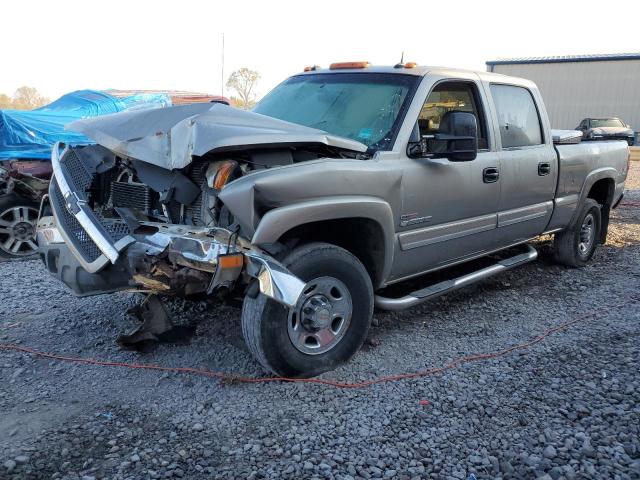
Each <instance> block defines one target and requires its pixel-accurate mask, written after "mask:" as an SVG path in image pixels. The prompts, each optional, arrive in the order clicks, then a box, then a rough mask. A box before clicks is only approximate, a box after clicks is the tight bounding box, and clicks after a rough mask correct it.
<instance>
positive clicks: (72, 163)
mask: <svg viewBox="0 0 640 480" xmlns="http://www.w3.org/2000/svg"><path fill="white" fill-rule="evenodd" d="M60 166H61V168H62V171H63V175H64V177H65V180H66V181H67V183H68V184H69V187H70V188H71V191H72V192H73V193H75V195H76V196H77V197H78V198H80V199H82V200H84V201H88V200H89V193H88V192H89V189H90V187H91V183H92V182H93V174H92V173H91V172H90V171H89V170H88V169H87V168H86V166H85V165H84V164H83V162H82V160H81V159H80V158H79V157H78V155H77V153H76V152H75V151H74V150H68V151H67V152H66V153H65V155H64V156H63V158H61V160H60ZM49 194H50V201H51V203H52V206H53V210H54V213H55V215H56V220H57V222H58V226H59V227H60V228H61V229H62V230H63V231H64V232H65V233H66V235H67V237H68V238H69V241H70V242H71V243H72V244H73V247H75V250H76V251H77V252H78V253H79V254H80V255H81V256H82V258H83V260H84V261H85V262H87V263H92V262H94V261H95V260H97V259H98V258H99V257H100V255H102V252H101V251H100V249H99V248H98V246H97V245H96V243H95V242H94V241H93V239H92V238H91V237H90V236H89V234H88V233H87V232H86V230H85V229H84V228H83V227H82V225H80V222H78V220H77V219H76V217H75V216H74V215H73V214H72V213H71V212H69V210H67V204H66V201H65V199H64V196H63V195H62V192H61V191H60V188H59V187H58V182H57V180H56V178H55V176H54V177H52V179H51V186H50V188H49ZM88 214H89V215H91V214H93V217H92V220H93V223H94V224H95V225H96V227H98V228H100V229H101V230H103V235H104V234H105V233H106V236H107V237H108V240H110V243H111V244H112V245H114V244H115V243H116V242H117V241H118V240H121V239H122V238H124V237H126V236H127V235H130V234H131V230H130V229H129V227H128V226H127V224H126V223H124V222H123V221H122V220H119V219H118V220H112V219H105V218H104V217H103V216H102V215H100V213H98V212H95V211H93V212H88Z"/></svg>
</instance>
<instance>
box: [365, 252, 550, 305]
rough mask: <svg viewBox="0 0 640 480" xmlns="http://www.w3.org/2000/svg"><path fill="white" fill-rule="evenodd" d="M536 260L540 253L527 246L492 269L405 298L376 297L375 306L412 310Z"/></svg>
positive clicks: (445, 282)
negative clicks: (525, 250) (428, 301)
mask: <svg viewBox="0 0 640 480" xmlns="http://www.w3.org/2000/svg"><path fill="white" fill-rule="evenodd" d="M536 258H538V251H537V250H536V249H535V248H533V247H532V246H531V245H527V252H525V253H521V254H518V255H515V256H513V257H509V258H505V259H504V260H500V261H499V262H497V263H496V264H495V265H491V266H490V267H486V268H483V269H481V270H478V271H475V272H473V273H469V274H467V275H463V276H461V277H458V278H452V279H451V280H445V281H443V282H439V283H436V284H434V285H431V286H428V287H425V288H423V289H420V290H416V291H415V292H412V293H410V294H409V295H406V296H404V297H400V298H389V297H382V296H380V295H376V297H375V305H376V307H378V308H380V309H382V310H404V309H405V308H411V307H413V306H415V305H418V304H420V303H422V302H426V301H427V300H431V299H432V298H436V297H439V296H441V295H444V294H447V293H449V292H453V291H454V290H458V289H459V288H462V287H466V286H468V285H471V284H473V283H476V282H478V281H480V280H484V279H485V278H489V277H492V276H493V275H495V274H497V273H501V272H505V271H507V270H510V269H512V268H514V267H517V266H519V265H524V264H525V263H529V262H532V261H533V260H535V259H536Z"/></svg>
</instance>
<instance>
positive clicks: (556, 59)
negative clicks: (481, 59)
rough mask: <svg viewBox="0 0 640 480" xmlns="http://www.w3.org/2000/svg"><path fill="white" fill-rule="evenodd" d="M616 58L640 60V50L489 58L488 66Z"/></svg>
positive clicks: (599, 60) (609, 59)
mask: <svg viewBox="0 0 640 480" xmlns="http://www.w3.org/2000/svg"><path fill="white" fill-rule="evenodd" d="M614 60H640V52H635V53H602V54H587V55H561V56H557V57H516V58H501V59H498V60H489V61H488V62H486V64H487V65H488V66H492V65H515V64H522V63H568V62H602V61H609V62H610V61H614Z"/></svg>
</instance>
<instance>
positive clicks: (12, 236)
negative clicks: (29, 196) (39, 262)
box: [0, 205, 38, 257]
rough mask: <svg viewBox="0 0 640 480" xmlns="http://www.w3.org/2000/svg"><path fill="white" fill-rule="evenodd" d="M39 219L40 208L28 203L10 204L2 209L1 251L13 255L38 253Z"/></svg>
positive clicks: (0, 216) (0, 227) (0, 225)
mask: <svg viewBox="0 0 640 480" xmlns="http://www.w3.org/2000/svg"><path fill="white" fill-rule="evenodd" d="M37 220H38V210H37V209H36V208H34V207H31V206H27V205H16V206H9V207H8V208H5V209H3V210H2V211H0V252H2V253H3V254H5V255H6V256H12V257H25V256H27V255H33V254H34V253H36V252H37V250H38V246H37V245H36V242H35V239H34V236H35V232H36V221H37Z"/></svg>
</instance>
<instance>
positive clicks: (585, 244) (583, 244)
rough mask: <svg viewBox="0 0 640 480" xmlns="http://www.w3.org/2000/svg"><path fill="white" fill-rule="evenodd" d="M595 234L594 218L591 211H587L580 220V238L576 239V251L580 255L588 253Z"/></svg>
mask: <svg viewBox="0 0 640 480" xmlns="http://www.w3.org/2000/svg"><path fill="white" fill-rule="evenodd" d="M595 236H596V219H595V217H594V216H593V214H592V213H589V214H588V215H587V216H586V217H584V220H583V221H582V226H581V227H580V239H579V241H578V253H580V255H581V256H583V257H584V256H586V255H588V254H589V251H590V250H591V247H592V246H593V244H594V242H595Z"/></svg>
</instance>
